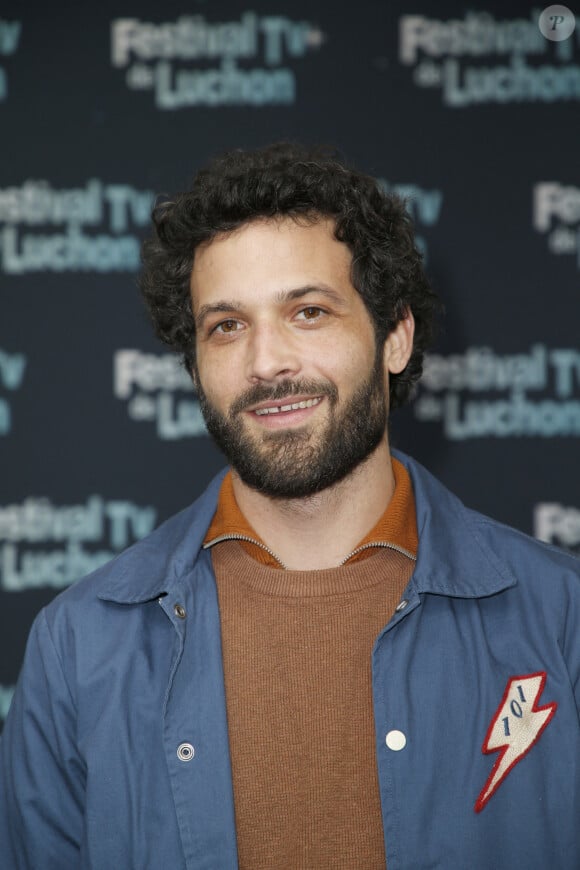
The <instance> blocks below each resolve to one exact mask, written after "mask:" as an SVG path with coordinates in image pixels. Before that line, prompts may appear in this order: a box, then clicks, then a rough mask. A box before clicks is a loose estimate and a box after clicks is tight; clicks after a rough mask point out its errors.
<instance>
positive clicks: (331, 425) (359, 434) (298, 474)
mask: <svg viewBox="0 0 580 870" xmlns="http://www.w3.org/2000/svg"><path fill="white" fill-rule="evenodd" d="M196 380H197V392H198V397H199V404H200V408H201V412H202V414H203V417H204V420H205V423H206V426H207V429H208V432H209V433H210V435H211V436H212V438H213V439H214V441H215V442H216V444H217V446H218V447H219V448H220V450H221V451H222V452H223V453H224V454H225V456H226V458H227V459H228V461H229V463H230V465H231V466H232V468H233V469H234V470H235V471H236V472H237V474H238V475H239V477H240V478H241V480H242V481H243V482H244V483H245V484H246V485H247V486H249V487H251V488H252V489H255V490H257V491H258V492H260V493H262V494H264V495H267V496H270V497H271V498H279V499H293V498H306V497H308V496H311V495H314V494H315V493H317V492H321V491H322V490H324V489H327V488H328V487H329V486H332V485H333V484H335V483H338V482H339V481H340V480H343V479H344V478H345V477H346V476H347V475H348V474H350V473H351V472H352V471H354V470H355V468H356V467H357V466H358V465H360V463H361V462H363V461H364V460H365V459H366V458H367V457H368V456H370V454H371V453H372V452H373V451H374V450H375V449H376V447H377V446H378V445H379V443H380V442H381V440H382V438H383V436H384V434H385V429H386V426H387V419H388V414H387V407H386V392H385V376H384V371H383V364H382V348H380V352H379V348H377V354H376V357H375V361H374V364H373V368H372V370H371V372H370V374H369V376H368V378H367V379H366V380H365V381H364V382H363V383H362V384H360V386H359V387H358V388H357V390H356V391H355V392H354V394H353V395H352V396H351V397H350V399H349V400H348V401H347V403H346V404H345V406H344V407H343V408H342V409H341V408H340V407H339V405H338V390H337V388H336V386H335V385H334V384H332V383H331V382H330V381H325V380H320V381H318V380H310V379H301V380H284V381H280V383H278V384H277V385H276V386H275V387H271V386H266V385H265V384H257V385H256V386H255V387H250V388H249V389H248V390H246V391H245V392H244V393H243V394H242V395H241V396H239V397H238V398H237V399H236V400H235V401H234V402H233V403H232V405H231V407H230V409H229V412H228V413H227V414H223V413H222V412H221V411H219V410H218V409H217V408H216V407H215V406H214V405H213V404H212V403H211V402H210V400H209V399H208V397H207V395H206V394H205V393H204V391H203V388H202V386H201V384H200V382H199V378H197V379H196ZM298 395H300V396H325V397H326V398H327V399H328V405H329V414H328V420H327V422H326V424H325V425H324V426H322V427H316V428H315V429H314V430H310V428H309V427H308V426H305V427H303V428H300V429H288V430H278V431H267V432H263V433H262V434H257V435H254V434H252V433H251V432H248V431H247V429H246V427H245V425H244V420H243V413H244V411H245V410H246V409H247V408H249V407H251V406H252V405H255V404H258V403H259V402H264V401H269V400H272V401H274V402H275V401H279V400H280V399H285V398H288V397H291V396H298Z"/></svg>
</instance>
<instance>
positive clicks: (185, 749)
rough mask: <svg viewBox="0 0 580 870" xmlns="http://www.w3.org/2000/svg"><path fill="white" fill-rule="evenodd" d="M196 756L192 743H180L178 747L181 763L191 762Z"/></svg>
mask: <svg viewBox="0 0 580 870" xmlns="http://www.w3.org/2000/svg"><path fill="white" fill-rule="evenodd" d="M194 755H195V749H194V748H193V746H192V745H191V743H180V744H179V746H178V747H177V757H178V758H179V760H180V761H191V759H192V758H193V756H194Z"/></svg>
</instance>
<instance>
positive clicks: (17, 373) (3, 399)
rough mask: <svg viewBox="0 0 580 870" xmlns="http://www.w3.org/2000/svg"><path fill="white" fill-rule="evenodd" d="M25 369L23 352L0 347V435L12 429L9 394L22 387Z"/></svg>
mask: <svg viewBox="0 0 580 870" xmlns="http://www.w3.org/2000/svg"><path fill="white" fill-rule="evenodd" d="M25 371H26V357H25V356H24V354H23V353H8V351H5V350H2V348H0V437H1V436H2V435H9V434H10V431H11V429H12V408H11V405H10V396H11V394H12V395H13V394H14V393H15V392H16V391H17V390H19V389H20V388H21V387H22V382H23V380H24V373H25Z"/></svg>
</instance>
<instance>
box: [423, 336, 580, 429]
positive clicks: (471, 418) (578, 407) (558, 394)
mask: <svg viewBox="0 0 580 870" xmlns="http://www.w3.org/2000/svg"><path fill="white" fill-rule="evenodd" d="M414 412H415V416H416V417H417V419H418V420H420V421H422V422H430V423H438V424H441V425H442V427H443V435H444V437H445V438H448V439H449V440H451V441H465V440H467V439H470V438H517V437H535V438H555V437H558V436H577V435H580V352H579V351H577V350H575V349H574V348H552V349H550V348H548V347H546V346H545V345H544V344H535V345H534V346H533V347H531V348H530V350H529V352H528V353H520V354H505V355H501V354H497V353H495V352H494V351H493V350H492V349H491V348H489V347H472V348H468V349H467V350H466V351H465V353H462V354H451V355H449V356H443V355H440V354H428V355H427V356H426V358H425V368H424V373H423V377H422V378H421V381H420V384H419V393H418V397H417V399H416V400H415V403H414Z"/></svg>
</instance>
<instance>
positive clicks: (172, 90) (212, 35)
mask: <svg viewBox="0 0 580 870" xmlns="http://www.w3.org/2000/svg"><path fill="white" fill-rule="evenodd" d="M323 42H324V34H323V33H322V32H321V30H320V29H319V28H318V27H317V26H316V25H314V24H311V23H310V22H308V21H293V20H291V19H290V18H288V17H286V16H284V15H258V14H257V13H255V12H252V11H246V12H243V13H242V14H241V16H240V18H239V19H238V20H235V21H219V22H210V21H207V19H206V18H205V17H204V16H203V15H182V16H180V17H179V18H178V19H177V20H176V21H167V22H161V23H159V24H155V23H152V22H148V21H140V20H139V19H137V18H118V19H115V20H114V21H113V22H112V23H111V62H112V65H113V67H115V68H117V69H122V70H124V71H125V82H126V84H127V87H128V88H130V89H131V90H134V91H149V92H152V93H153V98H154V102H155V106H156V107H157V108H158V109H162V110H165V111H167V110H175V109H183V108H187V107H192V106H205V107H214V106H220V107H222V106H254V107H260V106H272V105H290V104H292V103H294V102H295V101H296V93H297V84H296V76H295V73H294V70H293V69H292V66H291V64H293V63H294V62H297V61H299V60H300V59H301V58H303V57H305V56H306V55H307V54H308V53H309V52H311V51H314V50H317V49H319V48H320V47H321V45H322V43H323Z"/></svg>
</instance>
